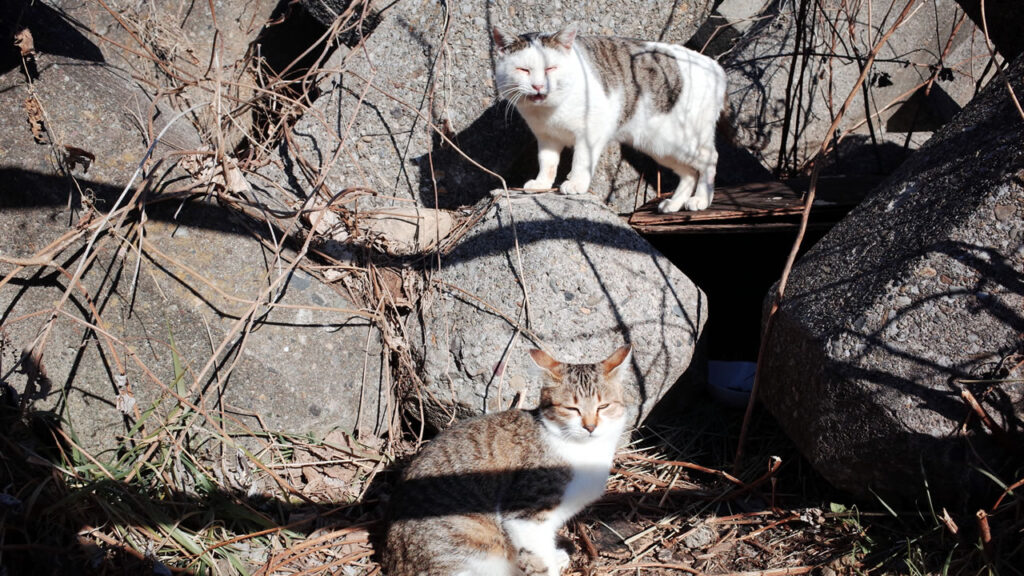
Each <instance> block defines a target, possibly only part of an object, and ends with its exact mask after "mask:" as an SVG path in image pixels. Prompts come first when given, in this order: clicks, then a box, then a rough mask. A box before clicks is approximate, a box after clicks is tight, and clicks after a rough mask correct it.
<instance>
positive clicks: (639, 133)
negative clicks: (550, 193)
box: [494, 27, 725, 212]
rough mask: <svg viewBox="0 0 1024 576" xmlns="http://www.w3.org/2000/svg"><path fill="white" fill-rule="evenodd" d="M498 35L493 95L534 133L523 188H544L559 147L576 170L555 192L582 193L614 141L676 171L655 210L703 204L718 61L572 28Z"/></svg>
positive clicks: (707, 199) (719, 80)
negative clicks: (531, 163)
mask: <svg viewBox="0 0 1024 576" xmlns="http://www.w3.org/2000/svg"><path fill="white" fill-rule="evenodd" d="M494 41H495V44H496V46H497V47H498V60H497V62H496V65H495V76H496V78H497V81H498V91H499V95H500V96H501V97H502V98H505V99H506V100H508V102H509V103H510V105H514V106H515V107H516V109H517V110H518V111H519V113H520V114H521V115H522V116H523V118H524V119H525V120H526V123H527V124H528V125H529V126H530V129H531V130H532V131H533V133H534V135H535V136H536V137H537V144H538V163H539V170H538V174H537V177H536V178H534V179H532V180H530V181H528V182H526V183H525V184H524V185H523V187H524V188H525V189H528V190H545V189H550V188H551V186H552V185H553V184H554V179H555V175H556V173H557V169H558V160H559V156H560V153H561V151H562V149H563V148H565V147H567V146H571V147H573V164H572V170H571V171H570V172H569V177H568V178H567V179H566V181H565V182H563V183H562V185H561V186H560V190H561V191H562V192H563V193H565V194H581V193H584V192H586V191H587V190H588V189H589V187H590V182H591V180H592V177H593V174H594V170H595V169H596V167H597V162H598V160H599V159H600V156H601V153H602V152H603V151H604V148H605V146H607V144H608V143H609V142H610V141H612V140H616V141H618V142H622V143H625V144H628V145H630V146H633V147H634V148H636V149H638V150H640V151H642V152H645V153H647V154H649V155H650V156H651V157H653V158H654V159H655V160H656V161H657V162H658V163H660V164H662V165H663V166H665V167H666V168H669V169H671V170H673V171H674V172H676V173H677V174H679V177H680V183H679V186H678V187H677V188H676V190H675V191H674V192H673V194H672V197H671V198H669V199H666V200H665V201H663V202H662V203H661V205H660V206H659V210H661V211H662V212H675V211H678V210H680V209H681V208H685V209H687V210H703V209H704V208H707V207H708V205H709V204H710V203H711V198H712V195H713V193H714V179H715V168H716V164H717V162H718V153H717V152H716V150H715V128H716V124H717V123H718V119H719V116H720V115H721V112H722V105H723V103H724V100H725V72H724V71H723V70H722V68H721V67H720V66H719V65H718V64H717V63H716V62H715V61H714V60H712V59H711V58H708V57H706V56H703V55H701V54H698V53H696V52H693V51H692V50H688V49H686V48H684V47H682V46H676V45H673V44H664V43H659V42H645V41H641V40H632V39H626V38H614V37H602V36H581V37H577V35H576V31H575V28H573V27H568V28H565V29H563V30H561V31H559V32H556V33H553V34H542V33H536V32H532V33H529V34H524V35H522V36H510V35H507V34H505V33H503V32H501V31H500V30H498V29H497V28H495V29H494Z"/></svg>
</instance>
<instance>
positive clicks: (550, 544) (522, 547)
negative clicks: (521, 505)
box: [502, 519, 569, 576]
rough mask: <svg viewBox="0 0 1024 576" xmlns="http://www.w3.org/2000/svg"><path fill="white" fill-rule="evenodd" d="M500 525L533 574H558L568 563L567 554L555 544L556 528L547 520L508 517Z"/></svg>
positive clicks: (557, 575)
mask: <svg viewBox="0 0 1024 576" xmlns="http://www.w3.org/2000/svg"><path fill="white" fill-rule="evenodd" d="M502 526H503V527H504V529H505V533H506V534H508V537H509V540H510V541H511V542H512V545H513V546H514V547H515V548H516V551H517V555H518V556H519V558H520V560H521V561H525V563H526V564H528V565H530V566H532V568H531V570H532V571H533V573H534V574H545V575H546V576H560V574H561V573H562V570H564V569H565V568H566V567H567V566H568V565H569V554H568V553H567V552H566V551H565V550H562V549H561V548H559V547H558V546H557V545H556V533H557V530H556V529H554V528H553V527H552V526H550V525H549V524H548V523H547V522H543V521H535V520H526V519H514V520H513V519H509V520H505V521H504V522H503V523H502ZM521 568H523V567H522V566H521ZM529 572H530V571H527V573H529Z"/></svg>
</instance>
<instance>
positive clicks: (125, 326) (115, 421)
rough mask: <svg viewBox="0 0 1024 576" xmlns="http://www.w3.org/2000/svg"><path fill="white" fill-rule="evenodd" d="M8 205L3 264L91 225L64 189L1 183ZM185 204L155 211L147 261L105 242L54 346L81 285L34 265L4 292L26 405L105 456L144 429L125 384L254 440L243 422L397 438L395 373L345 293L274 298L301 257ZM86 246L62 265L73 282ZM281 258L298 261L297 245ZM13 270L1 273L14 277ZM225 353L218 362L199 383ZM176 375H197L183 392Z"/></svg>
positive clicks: (139, 400) (8, 334)
mask: <svg viewBox="0 0 1024 576" xmlns="http://www.w3.org/2000/svg"><path fill="white" fill-rule="evenodd" d="M37 181H41V180H37ZM56 181H59V180H57V179H54V180H53V182H56ZM53 182H51V184H52V183H53ZM0 197H2V200H0V238H2V239H0V258H3V259H5V260H7V259H13V258H28V257H31V256H33V254H34V251H35V250H38V249H39V248H41V247H43V246H46V245H47V244H48V243H49V242H50V241H52V240H54V239H56V238H58V237H59V236H61V235H62V234H65V233H67V232H69V230H73V229H74V226H76V225H79V224H81V220H80V219H79V215H81V214H82V209H83V206H82V205H81V204H80V203H79V202H78V201H77V200H76V201H74V202H73V203H72V209H71V210H69V209H68V207H67V198H66V196H64V195H63V194H54V193H47V192H46V191H45V190H44V189H42V188H39V187H33V188H29V189H28V190H26V191H25V192H23V193H18V192H16V191H12V190H10V189H7V188H3V189H2V194H0ZM179 204H180V202H174V203H173V205H168V206H162V207H161V206H150V207H149V208H148V210H147V217H148V222H147V223H146V225H145V230H146V246H145V247H144V250H145V253H146V254H147V256H146V257H145V258H143V259H142V261H141V263H140V262H139V261H138V257H137V254H136V253H135V252H134V251H133V250H129V249H127V248H126V246H125V245H123V244H122V243H121V242H119V241H117V240H116V239H109V240H108V241H106V242H103V241H102V240H103V238H104V237H101V242H100V243H99V244H98V248H99V249H98V255H97V258H96V262H95V263H94V264H93V265H92V266H90V267H89V268H88V269H87V271H86V273H85V274H84V276H83V278H82V280H81V287H80V288H75V289H73V290H72V291H71V296H70V298H69V300H68V301H67V303H66V304H65V305H64V306H63V311H64V312H65V314H61V315H59V316H58V317H57V320H56V322H55V324H54V326H53V328H52V329H51V331H50V334H49V336H48V340H47V342H46V344H45V346H43V347H38V346H36V347H34V342H36V338H37V337H38V336H39V334H41V332H42V330H43V327H44V326H45V324H46V321H47V320H48V319H49V317H50V316H49V314H48V311H49V310H52V309H53V307H54V305H55V303H57V302H58V301H60V300H61V297H62V295H63V293H64V292H65V290H67V289H68V278H67V277H64V276H62V275H61V274H59V273H57V272H56V271H55V268H51V267H43V268H42V269H38V268H35V267H29V268H25V269H24V270H22V271H21V272H20V273H17V274H15V276H14V278H13V280H12V281H11V282H10V283H9V284H7V285H6V286H4V287H3V288H2V289H0V310H3V314H2V315H0V331H2V333H3V334H4V336H5V338H6V340H5V347H4V353H5V358H4V364H3V366H4V369H5V372H4V374H3V376H2V378H3V380H4V382H5V383H6V384H7V385H9V386H11V387H12V388H13V389H14V390H15V391H16V392H17V394H18V395H19V397H20V398H22V400H23V401H24V402H26V404H25V406H26V408H27V409H29V410H31V411H34V412H38V411H52V412H55V413H56V414H58V415H59V416H60V417H61V418H62V419H63V420H64V421H65V422H66V425H67V427H68V429H69V430H72V431H73V432H74V434H75V435H76V436H77V438H78V440H79V441H80V442H81V443H82V444H83V446H84V447H86V448H87V449H89V450H93V451H100V450H104V449H108V448H112V447H115V446H117V445H118V437H119V436H120V435H123V434H124V433H125V431H126V429H127V428H126V426H127V427H130V426H131V423H132V422H133V421H134V418H135V414H134V412H133V411H132V410H131V409H129V408H125V412H124V413H122V412H121V411H119V409H118V407H119V406H126V405H125V404H124V400H125V397H124V395H123V393H124V391H125V388H123V386H125V385H127V386H128V389H130V391H131V394H129V395H128V396H131V397H132V398H133V399H134V402H135V403H136V405H137V406H138V408H139V409H140V410H142V411H145V410H146V409H147V408H149V407H150V406H152V405H154V403H156V402H160V403H161V404H162V406H163V408H162V409H161V413H166V410H168V409H170V408H171V407H172V406H174V405H176V402H175V401H174V400H173V399H172V398H170V397H169V394H170V391H175V392H177V393H179V394H183V395H184V396H185V397H187V398H188V399H189V400H190V401H191V402H193V403H195V404H196V405H198V406H200V407H202V408H204V409H206V410H208V411H210V412H211V413H218V412H219V411H220V410H221V409H223V410H225V411H226V412H227V413H229V414H230V415H231V418H230V419H229V420H228V421H227V422H226V423H225V426H226V427H227V428H228V429H231V430H234V431H241V430H242V429H240V428H238V426H237V425H238V424H240V423H241V424H244V425H245V426H247V427H248V429H249V430H260V429H262V427H263V426H266V427H267V428H268V429H269V430H272V431H282V432H290V433H298V434H302V433H307V432H311V431H325V430H328V429H330V428H332V427H335V426H339V427H341V428H343V429H344V430H348V431H357V432H360V433H362V435H364V436H370V435H373V434H380V433H382V432H383V431H386V430H387V429H388V427H389V426H390V425H391V424H392V423H393V422H392V419H391V418H392V416H393V412H392V411H391V410H390V409H389V406H390V404H391V403H390V402H389V400H388V389H387V385H386V380H385V379H383V378H382V373H384V372H385V371H386V370H387V368H385V367H384V364H383V363H382V362H383V361H382V354H381V344H380V335H379V333H378V331H377V329H376V327H375V325H374V323H373V322H372V321H371V320H370V319H369V318H368V317H367V316H368V315H367V314H365V313H363V312H361V309H360V307H359V306H358V305H356V304H354V303H352V302H351V301H350V300H349V299H348V298H347V297H346V296H344V295H342V294H341V292H340V290H339V289H338V287H336V286H332V285H328V284H325V283H323V282H321V281H320V280H318V279H317V278H315V277H313V276H311V275H309V274H308V273H306V272H303V271H301V270H297V271H295V272H294V273H293V274H291V275H290V276H289V277H287V278H286V279H285V281H283V282H282V283H280V284H279V286H278V287H277V288H276V289H275V290H273V291H271V292H269V293H266V290H267V288H268V286H269V284H270V282H272V281H274V280H275V279H277V277H278V275H279V274H280V273H281V272H282V270H287V261H286V262H275V260H274V255H273V253H272V252H270V251H268V250H266V249H265V248H264V247H263V246H262V245H261V244H260V243H259V242H258V241H256V240H254V239H253V238H252V233H253V232H252V225H251V223H250V224H247V223H246V222H245V221H244V220H241V219H237V218H232V217H231V215H230V214H229V212H227V211H226V210H224V209H223V208H220V207H218V206H216V205H215V204H210V203H186V204H185V205H184V206H180V211H179V210H178V209H179ZM85 214H86V215H87V216H90V217H92V216H93V214H92V213H90V212H89V211H87V210H86V211H85ZM69 223H70V226H69ZM266 240H267V241H268V242H270V241H271V239H270V237H269V236H268V237H267V239H266ZM84 242H85V239H82V240H80V241H79V242H76V243H75V244H72V245H71V246H70V247H69V250H68V251H67V252H66V253H65V254H63V255H61V257H60V258H59V259H58V263H59V264H60V266H62V267H63V269H64V270H67V271H68V272H69V273H73V272H74V271H75V270H76V268H77V266H78V265H79V260H80V254H79V253H78V250H77V249H80V248H81V246H82V244H84ZM283 256H284V257H285V258H286V259H292V258H294V257H295V254H294V253H292V252H291V251H289V250H284V251H283ZM136 266H140V268H139V269H138V274H136V273H135V270H136ZM282 267H284V268H282ZM12 271H14V266H13V265H11V264H10V263H5V262H0V275H6V274H8V273H10V272H12ZM83 290H84V291H83ZM86 292H87V294H88V297H87V296H86ZM268 298H273V299H274V302H275V306H274V307H270V306H267V305H263V306H259V307H258V309H257V310H258V311H257V314H256V318H255V320H254V321H253V322H252V324H251V325H248V326H243V329H241V330H236V324H237V323H238V322H239V318H245V317H246V316H245V314H246V312H247V311H248V310H249V309H250V307H251V306H252V304H251V302H253V301H257V300H260V299H262V300H264V301H266V300H267V299H268ZM90 304H92V305H93V306H95V314H94V313H93V312H92V311H91V309H90ZM97 315H98V316H97ZM90 325H97V326H99V327H100V329H101V331H99V332H98V331H96V330H90V329H89V328H88V327H89V326H90ZM224 342H226V343H227V345H226V347H225V348H224V350H223V351H222V352H220V353H219V354H215V352H214V350H215V349H217V348H218V347H220V346H221V345H222V343H224ZM30 351H36V352H39V353H40V354H41V355H40V356H39V359H40V361H41V363H40V362H35V361H33V360H31V359H26V363H25V364H23V365H22V366H20V367H19V368H18V369H17V370H14V371H12V370H11V369H12V368H14V367H15V366H16V362H17V361H18V360H19V359H20V358H21V356H22V355H23V354H25V353H27V352H30ZM211 358H216V360H215V361H214V364H213V365H212V367H211V368H210V369H208V370H207V371H206V372H205V374H204V375H203V376H202V377H201V378H200V379H199V380H197V378H199V374H200V372H201V371H202V370H203V368H204V366H205V365H206V364H207V362H209V361H210V359H211ZM37 364H38V365H37ZM176 364H177V365H179V366H181V367H184V369H185V372H184V374H183V379H182V380H181V381H180V382H179V383H178V384H177V385H175V381H176V380H175V378H176V372H175V370H176ZM122 374H123V376H122ZM119 396H121V397H119ZM125 416H127V417H128V418H129V419H128V420H126V418H125Z"/></svg>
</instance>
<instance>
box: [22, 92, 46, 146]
mask: <svg viewBox="0 0 1024 576" xmlns="http://www.w3.org/2000/svg"><path fill="white" fill-rule="evenodd" d="M25 114H27V115H28V124H29V126H31V128H32V139H33V140H35V141H36V144H49V143H50V139H49V138H47V136H46V123H45V122H44V121H43V107H42V106H41V105H40V104H39V101H38V100H36V98H35V96H29V97H28V98H25Z"/></svg>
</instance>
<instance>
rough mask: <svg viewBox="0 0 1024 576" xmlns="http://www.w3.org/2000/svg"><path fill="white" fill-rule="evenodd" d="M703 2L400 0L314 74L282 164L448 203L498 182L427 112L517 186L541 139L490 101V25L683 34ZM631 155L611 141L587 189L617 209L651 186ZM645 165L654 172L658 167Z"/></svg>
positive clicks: (341, 185)
mask: <svg viewBox="0 0 1024 576" xmlns="http://www.w3.org/2000/svg"><path fill="white" fill-rule="evenodd" d="M710 5H711V2H710V0H699V1H696V2H688V3H686V4H680V3H677V2H653V1H650V0H629V1H626V2H622V1H615V2H612V1H610V0H602V1H599V2H585V3H560V4H558V3H556V5H555V7H554V8H553V7H552V5H551V4H550V3H548V2H537V1H531V2H509V1H507V0H501V1H497V2H491V1H484V0H471V1H467V2H461V3H459V4H446V3H443V2H418V1H409V0H406V1H400V2H398V3H395V4H394V5H392V6H390V7H388V8H387V9H386V10H385V11H384V12H383V13H382V14H381V22H380V24H379V25H378V26H377V27H376V29H375V30H374V32H373V33H372V34H370V36H369V37H367V39H366V41H365V46H360V47H358V48H356V49H353V50H351V51H347V50H346V49H339V51H338V52H337V53H336V55H335V57H334V59H333V60H332V61H331V63H329V64H328V65H327V66H325V68H326V69H328V70H332V69H333V70H338V69H341V70H342V73H341V74H338V75H335V76H331V77H330V78H329V81H327V82H324V83H322V84H321V88H322V89H323V90H324V91H325V93H324V95H323V96H322V97H321V98H320V99H319V100H317V101H316V103H315V104H314V106H313V107H312V108H311V109H310V110H309V111H308V112H307V113H306V114H305V115H304V117H303V118H302V119H301V120H299V122H298V123H297V124H296V125H295V126H294V129H293V131H292V134H291V141H292V143H293V144H294V146H293V147H290V148H288V149H286V150H284V151H283V152H282V157H283V166H284V170H285V172H286V173H287V174H286V176H287V177H288V178H291V179H292V180H293V181H294V182H296V183H298V185H299V186H300V187H302V188H304V189H306V190H307V192H308V191H309V189H310V188H312V185H313V183H314V182H316V181H317V180H318V178H319V177H320V175H321V174H322V173H324V172H326V179H325V184H326V187H327V188H328V189H329V190H334V191H337V190H342V189H345V188H350V187H364V188H367V189H370V190H373V191H375V192H377V193H379V194H381V195H383V196H385V197H397V198H402V199H410V198H411V199H414V200H416V201H417V202H420V203H421V204H423V205H427V206H435V205H437V206H440V207H445V208H450V207H456V206H461V205H469V204H473V203H475V202H476V201H478V200H479V199H480V198H481V197H483V196H484V195H485V193H486V192H485V191H487V190H490V189H492V188H494V187H495V186H500V182H499V181H498V180H497V179H496V178H495V177H493V176H490V175H488V174H486V173H485V172H484V171H482V170H480V169H479V168H476V167H475V166H473V165H472V164H471V163H470V162H468V161H467V160H466V159H464V158H463V157H462V156H461V155H460V154H458V153H457V152H456V151H454V150H453V149H452V148H451V147H450V146H447V145H446V144H445V143H444V142H443V140H442V138H441V136H439V135H438V133H437V132H436V131H435V130H434V129H433V128H432V127H431V124H433V125H434V126H436V127H437V128H438V129H440V130H441V131H443V132H444V133H445V134H446V136H447V137H449V138H451V140H452V141H454V142H455V143H456V144H458V146H459V147H461V148H462V150H464V151H465V152H466V153H467V154H468V155H469V156H470V157H472V158H473V159H474V160H476V161H477V162H479V163H480V164H482V165H483V166H484V167H486V168H488V169H489V170H492V171H494V172H496V173H498V174H500V175H501V176H503V177H505V178H506V180H507V182H508V185H509V186H520V185H522V184H523V183H524V182H525V181H526V180H528V179H529V178H532V177H533V176H535V175H536V170H537V168H536V157H535V154H536V143H535V141H534V138H533V136H532V134H531V133H530V131H529V129H528V128H527V127H526V125H525V123H524V122H523V121H522V120H521V119H520V118H519V117H518V115H517V113H516V112H515V111H514V110H509V109H507V107H506V105H505V103H503V102H498V101H497V95H496V92H495V86H494V79H493V70H492V69H493V59H494V56H495V54H494V49H493V46H492V41H491V34H490V28H491V26H492V25H500V26H502V27H504V28H507V29H509V30H515V31H520V32H527V31H532V30H556V29H558V28H560V27H561V26H563V25H565V24H567V23H569V22H573V21H575V22H578V23H579V24H580V27H581V30H582V31H583V32H584V33H592V34H618V35H622V36H633V37H638V38H647V39H660V40H663V41H666V42H675V43H683V42H685V41H686V40H687V39H688V38H689V37H690V35H692V33H693V32H694V31H695V30H696V29H697V27H698V26H699V25H700V24H701V23H702V22H703V21H704V19H705V18H706V17H707V15H708V13H709V9H710ZM449 8H450V10H449ZM367 82H371V83H372V87H367ZM626 157H627V158H628V161H627V160H624V157H623V154H622V153H620V151H619V149H618V146H617V145H613V146H611V147H610V149H609V150H608V152H607V153H606V156H605V159H604V161H603V162H602V163H601V165H600V167H599V169H598V175H597V176H596V178H595V180H594V182H593V184H592V185H591V192H592V193H593V194H594V195H596V196H597V197H599V198H601V199H602V200H605V201H607V202H610V203H611V204H612V205H614V206H615V207H616V210H618V211H619V212H631V211H632V210H633V207H634V201H635V198H636V193H637V190H638V189H640V190H641V192H643V191H644V190H645V189H648V191H649V195H650V194H651V193H653V187H651V186H647V185H646V182H645V181H642V180H641V178H640V175H639V173H638V172H637V170H636V168H634V167H633V164H631V163H630V162H633V163H635V164H637V165H640V166H647V167H648V168H651V164H650V163H649V162H648V161H647V160H646V159H645V158H644V157H642V156H640V155H639V154H637V153H632V155H630V153H629V152H626ZM431 162H432V163H433V170H431ZM270 170H273V169H270ZM567 170H568V168H567V167H566V170H564V171H565V172H567ZM309 172H312V174H310V173H309ZM648 176H649V177H651V178H652V179H653V168H651V170H650V171H649V173H648ZM270 177H271V179H275V180H281V179H282V176H281V175H279V174H273V175H271V176H270ZM435 179H436V188H435ZM665 186H666V188H667V186H668V184H666V185H665ZM435 195H436V196H435ZM641 201H642V198H641Z"/></svg>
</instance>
